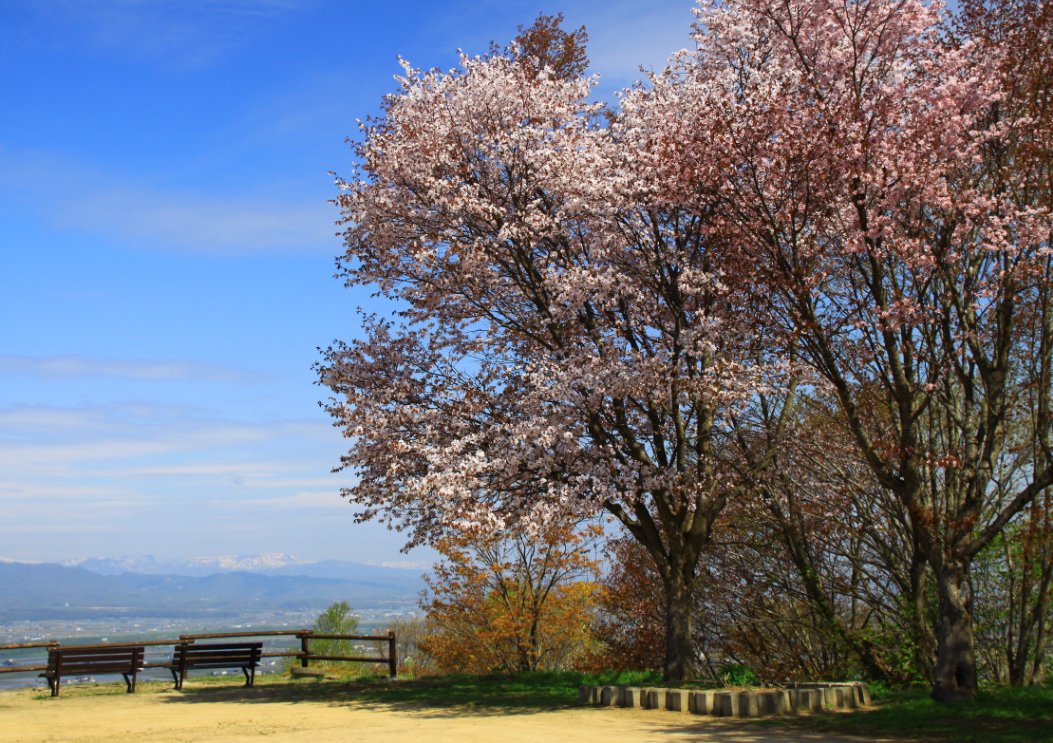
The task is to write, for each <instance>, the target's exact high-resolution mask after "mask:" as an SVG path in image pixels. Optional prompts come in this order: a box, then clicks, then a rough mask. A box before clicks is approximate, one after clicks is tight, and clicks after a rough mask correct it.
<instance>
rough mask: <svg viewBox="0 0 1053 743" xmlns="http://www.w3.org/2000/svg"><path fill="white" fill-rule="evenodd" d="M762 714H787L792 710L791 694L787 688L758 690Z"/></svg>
mask: <svg viewBox="0 0 1053 743" xmlns="http://www.w3.org/2000/svg"><path fill="white" fill-rule="evenodd" d="M757 700H758V703H759V707H760V714H762V715H785V714H786V713H787V712H790V711H791V707H790V695H789V693H788V692H787V691H786V690H785V689H770V690H768V691H761V692H757Z"/></svg>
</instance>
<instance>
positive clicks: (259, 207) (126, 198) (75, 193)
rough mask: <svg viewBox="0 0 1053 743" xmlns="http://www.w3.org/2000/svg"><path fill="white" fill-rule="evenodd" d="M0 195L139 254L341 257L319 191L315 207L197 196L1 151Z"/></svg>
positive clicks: (298, 199) (284, 200)
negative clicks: (58, 201) (59, 197)
mask: <svg viewBox="0 0 1053 743" xmlns="http://www.w3.org/2000/svg"><path fill="white" fill-rule="evenodd" d="M319 183H320V184H321V183H324V179H323V178H320V180H319ZM57 187H58V188H61V190H62V208H61V209H55V191H56V188H57ZM0 195H3V196H5V197H7V198H9V199H12V200H14V201H16V202H17V203H19V204H21V205H22V206H23V207H24V208H25V209H27V210H29V211H31V212H33V213H35V214H37V215H38V216H39V218H41V219H42V220H46V221H47V223H49V224H51V225H54V226H57V227H59V228H60V229H63V230H72V231H76V232H87V233H90V234H95V235H100V236H103V237H105V238H109V239H113V240H116V241H119V242H121V243H123V244H126V245H130V246H132V247H135V248H137V249H140V250H174V251H177V252H183V253H218V254H223V255H249V254H259V253H264V254H304V253H308V254H312V253H313V254H318V255H334V254H335V253H336V252H338V251H339V240H338V239H337V238H336V237H335V233H336V227H335V224H334V223H335V221H336V219H337V218H338V216H339V215H338V213H337V210H336V209H335V207H333V206H331V205H330V204H328V203H326V197H325V195H324V194H323V190H322V189H321V188H320V189H319V196H318V198H317V199H315V200H311V199H307V200H305V199H304V198H303V197H302V196H301V195H299V194H275V193H274V192H273V191H272V192H271V193H270V195H264V196H259V195H256V194H253V195H252V196H251V197H250V196H229V195H225V194H215V193H202V192H194V191H187V190H182V189H177V188H171V187H166V186H164V185H160V186H158V185H155V184H153V183H149V182H146V181H144V180H143V179H141V178H137V177H133V176H126V175H123V174H120V173H112V172H106V171H102V170H99V169H97V168H91V167H87V166H84V165H82V164H80V163H77V162H65V161H63V159H62V158H60V157H56V156H54V155H51V154H46V153H26V152H17V153H16V152H11V151H4V150H2V149H0ZM14 249H16V250H17V249H18V247H17V246H15V248H14Z"/></svg>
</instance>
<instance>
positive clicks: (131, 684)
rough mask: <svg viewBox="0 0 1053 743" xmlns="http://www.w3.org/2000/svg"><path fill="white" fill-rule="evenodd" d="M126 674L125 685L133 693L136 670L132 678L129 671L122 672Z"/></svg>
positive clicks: (123, 674)
mask: <svg viewBox="0 0 1053 743" xmlns="http://www.w3.org/2000/svg"><path fill="white" fill-rule="evenodd" d="M121 675H122V676H124V685H125V686H127V687H128V693H129V694H131V693H133V692H134V691H135V672H134V671H133V672H132V674H131V678H129V677H128V674H127V673H122V674H121Z"/></svg>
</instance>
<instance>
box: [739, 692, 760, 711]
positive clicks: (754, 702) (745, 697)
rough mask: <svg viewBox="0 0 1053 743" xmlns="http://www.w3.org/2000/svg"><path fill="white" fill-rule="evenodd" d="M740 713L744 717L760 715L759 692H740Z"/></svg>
mask: <svg viewBox="0 0 1053 743" xmlns="http://www.w3.org/2000/svg"><path fill="white" fill-rule="evenodd" d="M739 715H741V716H742V717H760V700H759V699H758V698H757V692H755V691H740V692H739Z"/></svg>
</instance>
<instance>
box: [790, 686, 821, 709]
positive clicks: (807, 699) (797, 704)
mask: <svg viewBox="0 0 1053 743" xmlns="http://www.w3.org/2000/svg"><path fill="white" fill-rule="evenodd" d="M820 692H821V690H820V689H815V688H811V689H790V690H789V695H790V706H791V707H792V708H793V711H794V712H797V713H802V712H803V713H810V712H822V711H823V695H822V694H821V693H820Z"/></svg>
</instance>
